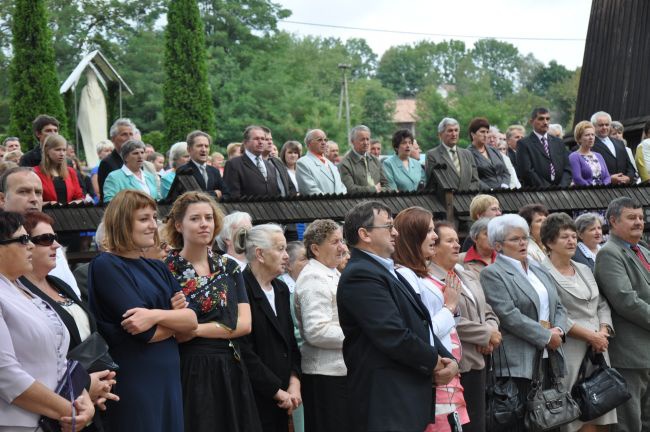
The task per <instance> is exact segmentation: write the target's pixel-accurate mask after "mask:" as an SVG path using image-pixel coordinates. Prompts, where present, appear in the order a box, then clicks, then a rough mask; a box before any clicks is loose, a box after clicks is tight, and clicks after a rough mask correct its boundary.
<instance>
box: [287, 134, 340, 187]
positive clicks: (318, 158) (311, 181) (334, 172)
mask: <svg viewBox="0 0 650 432" xmlns="http://www.w3.org/2000/svg"><path fill="white" fill-rule="evenodd" d="M327 143H328V140H327V135H325V132H323V131H322V130H320V129H310V130H309V131H307V135H305V146H306V147H307V153H306V154H305V155H304V156H303V157H301V158H300V159H298V162H297V163H296V180H297V181H298V192H300V195H322V194H344V193H347V189H346V187H345V185H344V184H343V182H342V181H341V175H340V174H339V170H338V168H337V167H336V165H334V164H333V163H332V162H330V161H329V159H327V158H326V157H325V152H326V151H327Z"/></svg>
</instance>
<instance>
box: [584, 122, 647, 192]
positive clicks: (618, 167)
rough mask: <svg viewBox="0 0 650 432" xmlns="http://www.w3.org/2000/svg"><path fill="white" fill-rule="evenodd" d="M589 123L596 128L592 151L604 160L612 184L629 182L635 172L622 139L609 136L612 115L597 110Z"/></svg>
mask: <svg viewBox="0 0 650 432" xmlns="http://www.w3.org/2000/svg"><path fill="white" fill-rule="evenodd" d="M591 124H593V125H594V128H595V129H596V142H595V143H594V147H593V151H595V152H598V153H600V155H601V156H602V157H603V159H604V160H605V165H607V171H609V174H610V176H611V177H612V184H629V183H630V182H631V181H632V180H633V179H634V176H635V174H636V173H635V171H634V165H632V161H631V160H630V158H629V157H628V155H627V150H625V144H624V143H623V141H621V140H617V139H616V138H611V137H610V136H609V131H610V128H611V125H612V117H611V116H610V115H609V114H607V113H606V112H604V111H599V112H597V113H595V114H594V115H592V116H591Z"/></svg>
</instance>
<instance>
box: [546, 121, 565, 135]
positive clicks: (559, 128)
mask: <svg viewBox="0 0 650 432" xmlns="http://www.w3.org/2000/svg"><path fill="white" fill-rule="evenodd" d="M548 130H549V131H557V132H559V133H560V136H563V135H564V129H562V125H561V124H558V123H552V124H550V125H548Z"/></svg>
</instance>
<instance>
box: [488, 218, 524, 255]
mask: <svg viewBox="0 0 650 432" xmlns="http://www.w3.org/2000/svg"><path fill="white" fill-rule="evenodd" d="M487 229H488V242H489V243H490V246H491V247H492V248H494V247H495V246H496V244H497V243H503V242H504V241H505V239H506V236H507V235H508V233H509V232H510V231H511V230H513V229H520V230H522V231H524V232H525V233H526V236H528V235H530V230H529V229H528V223H526V219H524V218H522V217H521V216H519V215H516V214H505V215H502V216H497V217H494V218H492V219H490V222H489V223H488V227H487Z"/></svg>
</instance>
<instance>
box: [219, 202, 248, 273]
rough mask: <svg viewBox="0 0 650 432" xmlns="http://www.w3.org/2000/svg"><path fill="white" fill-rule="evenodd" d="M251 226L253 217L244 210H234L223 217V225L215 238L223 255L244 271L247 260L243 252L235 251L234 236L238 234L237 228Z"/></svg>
mask: <svg viewBox="0 0 650 432" xmlns="http://www.w3.org/2000/svg"><path fill="white" fill-rule="evenodd" d="M242 228H244V229H251V228H253V218H252V217H251V215H249V214H248V213H246V212H242V211H236V212H232V213H230V214H229V215H227V216H226V217H224V218H223V225H222V227H221V231H219V234H218V235H217V238H216V239H215V243H216V246H217V247H218V248H219V250H220V251H221V252H223V253H224V255H225V256H227V257H228V258H230V259H232V260H234V261H235V262H236V263H237V264H238V265H239V268H240V269H241V270H242V271H244V268H246V265H247V264H248V260H247V259H246V254H245V253H244V252H241V253H237V251H236V250H235V244H234V243H235V236H236V235H238V233H239V230H241V229H242Z"/></svg>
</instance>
